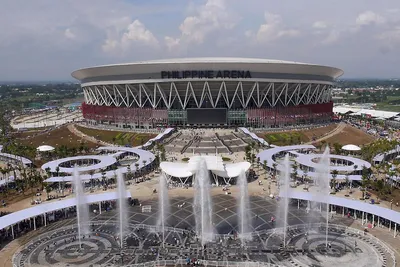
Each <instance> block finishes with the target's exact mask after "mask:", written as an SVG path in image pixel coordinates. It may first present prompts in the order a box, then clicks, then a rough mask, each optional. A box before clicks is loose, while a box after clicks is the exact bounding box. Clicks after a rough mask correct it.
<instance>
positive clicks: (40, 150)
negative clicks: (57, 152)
mask: <svg viewBox="0 0 400 267" xmlns="http://www.w3.org/2000/svg"><path fill="white" fill-rule="evenodd" d="M54 149H55V148H54V147H52V146H48V145H43V146H39V147H38V148H36V150H37V151H39V152H48V151H53V150H54Z"/></svg>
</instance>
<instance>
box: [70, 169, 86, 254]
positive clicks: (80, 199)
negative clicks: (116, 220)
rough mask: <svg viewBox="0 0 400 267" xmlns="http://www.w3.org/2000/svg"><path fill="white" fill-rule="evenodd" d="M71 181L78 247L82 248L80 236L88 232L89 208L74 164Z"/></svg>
mask: <svg viewBox="0 0 400 267" xmlns="http://www.w3.org/2000/svg"><path fill="white" fill-rule="evenodd" d="M73 182H74V191H75V200H76V218H77V224H78V241H79V248H82V242H81V240H82V236H83V235H86V234H89V209H88V206H87V201H86V196H85V192H84V190H83V185H82V181H81V179H80V177H79V171H78V168H77V167H76V166H75V168H74V172H73Z"/></svg>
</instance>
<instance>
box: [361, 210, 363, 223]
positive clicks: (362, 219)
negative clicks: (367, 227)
mask: <svg viewBox="0 0 400 267" xmlns="http://www.w3.org/2000/svg"><path fill="white" fill-rule="evenodd" d="M361 225H364V212H363V213H362V217H361Z"/></svg>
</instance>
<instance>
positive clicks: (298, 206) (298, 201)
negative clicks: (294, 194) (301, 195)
mask: <svg viewBox="0 0 400 267" xmlns="http://www.w3.org/2000/svg"><path fill="white" fill-rule="evenodd" d="M297 209H300V199H298V200H297Z"/></svg>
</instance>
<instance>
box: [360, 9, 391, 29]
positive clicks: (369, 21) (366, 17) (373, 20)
mask: <svg viewBox="0 0 400 267" xmlns="http://www.w3.org/2000/svg"><path fill="white" fill-rule="evenodd" d="M382 23H385V18H384V17H382V16H381V15H379V14H376V13H374V12H372V11H365V12H363V13H361V14H359V15H358V17H357V19H356V24H357V26H367V25H373V24H382Z"/></svg>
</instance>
